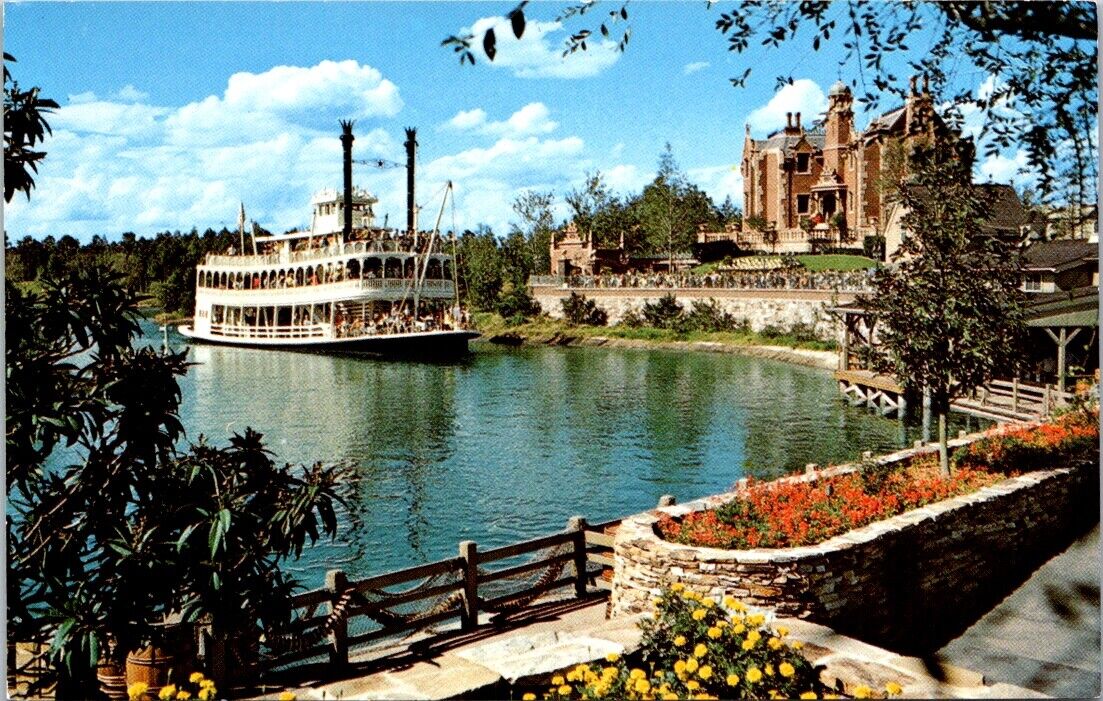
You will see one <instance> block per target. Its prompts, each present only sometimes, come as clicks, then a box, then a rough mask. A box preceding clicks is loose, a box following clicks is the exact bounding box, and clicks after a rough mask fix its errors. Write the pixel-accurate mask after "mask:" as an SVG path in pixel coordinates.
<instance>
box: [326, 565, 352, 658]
mask: <svg viewBox="0 0 1103 701" xmlns="http://www.w3.org/2000/svg"><path fill="white" fill-rule="evenodd" d="M347 588H348V577H346V576H345V573H344V572H342V571H341V570H330V571H329V572H326V590H327V591H329V613H330V615H332V614H333V612H334V611H335V610H336V609H337V602H338V601H339V600H340V598H341V595H342V594H344V593H345V590H346V589H347ZM329 644H330V648H329V663H330V664H331V665H335V666H338V667H343V666H345V665H347V664H348V662H349V621H348V616H347V615H346V614H345V611H344V610H342V611H340V612H339V615H338V617H337V620H336V621H334V623H333V629H332V630H331V631H330V633H329Z"/></svg>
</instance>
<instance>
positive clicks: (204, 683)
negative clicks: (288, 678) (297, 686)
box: [199, 679, 295, 701]
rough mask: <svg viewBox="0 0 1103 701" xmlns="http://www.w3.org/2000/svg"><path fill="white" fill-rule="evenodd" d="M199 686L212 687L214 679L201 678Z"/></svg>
mask: <svg viewBox="0 0 1103 701" xmlns="http://www.w3.org/2000/svg"><path fill="white" fill-rule="evenodd" d="M199 688H200V689H213V688H214V680H213V679H203V680H201V681H200V682H199ZM283 693H285V694H291V695H292V696H294V695H295V694H292V693H291V692H290V691H285V692H283ZM287 701H295V700H294V699H287Z"/></svg>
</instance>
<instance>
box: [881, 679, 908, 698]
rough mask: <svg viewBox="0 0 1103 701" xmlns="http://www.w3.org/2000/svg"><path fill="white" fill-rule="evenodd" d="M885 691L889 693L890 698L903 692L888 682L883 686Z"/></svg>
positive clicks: (897, 685)
mask: <svg viewBox="0 0 1103 701" xmlns="http://www.w3.org/2000/svg"><path fill="white" fill-rule="evenodd" d="M885 691H887V692H889V695H890V696H897V695H899V694H900V693H901V692H902V691H904V690H903V689H902V688H900V685H899V684H897V683H896V682H889V683H888V684H885Z"/></svg>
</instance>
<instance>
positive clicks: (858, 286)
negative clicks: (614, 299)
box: [566, 267, 874, 292]
mask: <svg viewBox="0 0 1103 701" xmlns="http://www.w3.org/2000/svg"><path fill="white" fill-rule="evenodd" d="M873 274H874V271H873V270H872V269H868V270H851V271H839V270H823V271H811V270H807V269H805V268H795V267H794V268H783V269H774V270H734V271H723V272H712V273H704V274H700V273H691V272H688V271H681V272H673V273H644V272H627V273H602V274H600V275H572V276H571V277H569V278H568V279H567V281H566V282H567V286H568V287H591V288H613V289H616V288H646V289H656V288H658V289H678V288H687V287H690V288H699V287H711V288H721V289H736V290H843V291H854V292H863V291H868V290H870V289H872V283H873Z"/></svg>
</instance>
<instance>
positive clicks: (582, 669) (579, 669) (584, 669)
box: [574, 663, 590, 674]
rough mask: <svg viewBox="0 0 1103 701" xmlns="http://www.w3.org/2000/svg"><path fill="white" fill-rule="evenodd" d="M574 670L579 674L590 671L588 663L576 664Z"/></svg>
mask: <svg viewBox="0 0 1103 701" xmlns="http://www.w3.org/2000/svg"><path fill="white" fill-rule="evenodd" d="M574 671H576V672H578V673H579V674H585V673H586V672H589V671H590V665H588V664H586V663H582V664H580V665H578V666H577V667H575V668H574Z"/></svg>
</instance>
